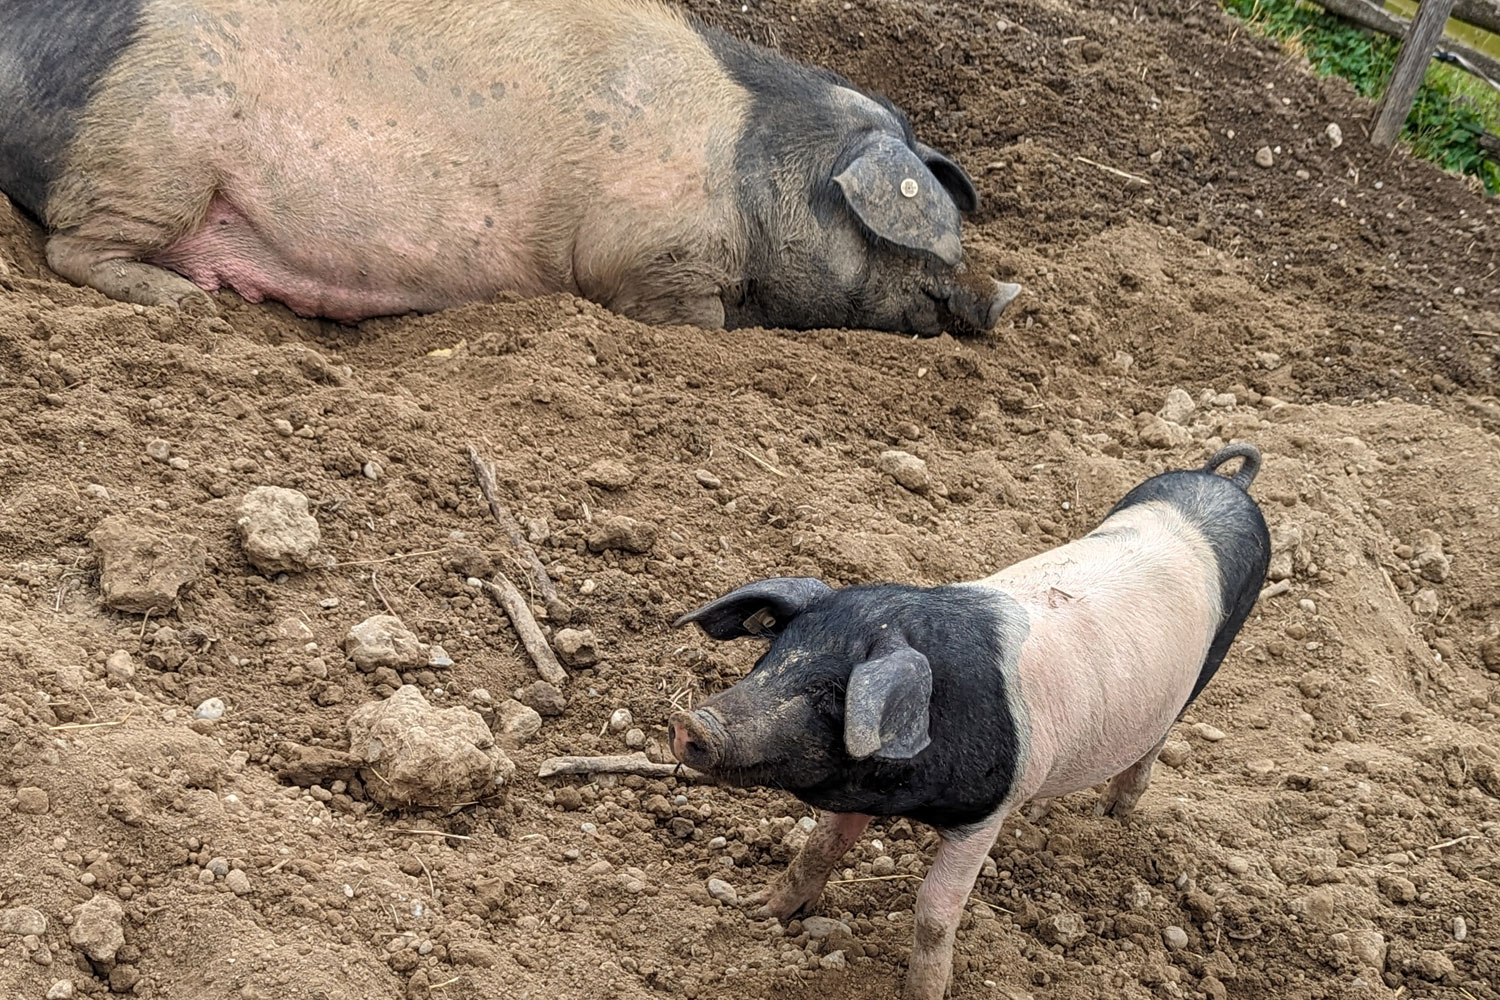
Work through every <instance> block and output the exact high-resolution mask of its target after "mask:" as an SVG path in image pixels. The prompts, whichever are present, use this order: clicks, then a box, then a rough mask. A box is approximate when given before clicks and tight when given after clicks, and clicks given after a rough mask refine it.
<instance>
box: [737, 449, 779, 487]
mask: <svg viewBox="0 0 1500 1000" xmlns="http://www.w3.org/2000/svg"><path fill="white" fill-rule="evenodd" d="M730 447H731V448H733V449H734V450H735V451H737V452H739V453H740V454H741V455H744V456H745V457H746V458H748V459H749V460H750V461H752V462H754V463H755V464H756V465H758V466H760V467H761V468H762V469H765V470H766V471H767V472H770V473H772V474H774V475H777V476H780V477H781V478H782V479H785V478H786V473H785V472H782V471H781V470H780V469H778V468H776V466H774V465H772V464H771V463H770V462H767V461H766V460H765V459H763V458H761V457H760V456H759V455H757V454H756V453H755V452H753V451H750V450H748V449H746V448H741V447H740V446H739V445H737V444H736V445H730Z"/></svg>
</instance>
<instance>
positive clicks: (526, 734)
mask: <svg viewBox="0 0 1500 1000" xmlns="http://www.w3.org/2000/svg"><path fill="white" fill-rule="evenodd" d="M497 722H498V725H497V727H496V728H497V729H498V730H499V732H500V734H501V735H502V736H503V737H505V739H506V742H507V743H508V744H509V745H510V746H513V747H519V746H520V745H521V744H523V743H525V742H526V741H527V740H529V739H531V738H532V737H533V736H535V735H536V734H537V732H538V731H539V730H540V729H541V728H542V717H541V715H540V714H539V713H538V712H537V710H536V709H534V708H532V707H531V706H529V705H523V704H521V703H520V702H519V701H516V700H515V699H513V698H507V699H505V700H504V701H503V702H501V703H500V708H499V711H498V715H497Z"/></svg>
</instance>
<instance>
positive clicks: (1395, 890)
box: [1377, 875, 1417, 903]
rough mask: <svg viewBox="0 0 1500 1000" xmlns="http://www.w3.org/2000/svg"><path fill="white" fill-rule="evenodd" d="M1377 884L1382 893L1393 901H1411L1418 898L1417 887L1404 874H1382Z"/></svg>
mask: <svg viewBox="0 0 1500 1000" xmlns="http://www.w3.org/2000/svg"><path fill="white" fill-rule="evenodd" d="M1377 884H1378V885H1379V887H1380V893H1381V895H1383V896H1385V898H1386V899H1389V900H1390V901H1391V902H1393V903H1410V902H1411V901H1413V900H1414V899H1416V898H1417V887H1416V885H1415V884H1414V883H1413V882H1412V880H1411V879H1409V878H1406V877H1405V876H1402V875H1382V876H1381V877H1380V879H1379V880H1378V882H1377Z"/></svg>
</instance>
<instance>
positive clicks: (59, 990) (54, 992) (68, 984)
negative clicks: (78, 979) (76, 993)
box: [47, 979, 73, 1000]
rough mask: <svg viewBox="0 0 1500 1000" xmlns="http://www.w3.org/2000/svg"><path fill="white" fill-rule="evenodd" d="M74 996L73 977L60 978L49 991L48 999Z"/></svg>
mask: <svg viewBox="0 0 1500 1000" xmlns="http://www.w3.org/2000/svg"><path fill="white" fill-rule="evenodd" d="M72 998H73V980H71V979H59V980H58V981H57V982H55V983H53V984H52V988H51V989H49V990H48V991H47V1000H72Z"/></svg>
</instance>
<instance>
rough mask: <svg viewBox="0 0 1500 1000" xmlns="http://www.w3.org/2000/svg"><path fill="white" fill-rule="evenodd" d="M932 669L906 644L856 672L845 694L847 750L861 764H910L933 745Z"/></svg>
mask: <svg viewBox="0 0 1500 1000" xmlns="http://www.w3.org/2000/svg"><path fill="white" fill-rule="evenodd" d="M931 701H932V667H931V665H930V664H929V663H928V662H927V657H925V656H923V655H922V654H921V653H919V652H917V651H916V650H915V649H912V648H911V647H910V646H906V645H902V646H900V647H898V648H897V649H895V650H893V651H892V652H889V653H887V654H885V655H884V656H878V657H876V658H875V659H873V660H866V661H865V662H863V663H861V664H859V666H857V667H855V668H854V673H852V674H851V675H850V676H849V687H848V689H847V690H846V691H845V693H844V749H846V750H848V751H849V756H850V757H853V758H854V759H855V760H864V759H865V758H866V757H877V758H880V759H883V760H909V759H910V758H912V757H915V756H916V755H917V754H919V753H921V752H922V750H924V749H925V748H926V747H927V744H929V743H931V742H932V737H931V736H929V735H928V732H927V717H928V707H929V705H930V703H931Z"/></svg>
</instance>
